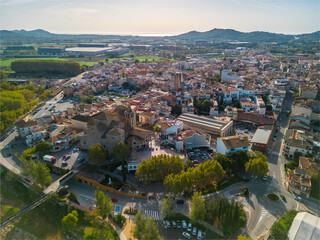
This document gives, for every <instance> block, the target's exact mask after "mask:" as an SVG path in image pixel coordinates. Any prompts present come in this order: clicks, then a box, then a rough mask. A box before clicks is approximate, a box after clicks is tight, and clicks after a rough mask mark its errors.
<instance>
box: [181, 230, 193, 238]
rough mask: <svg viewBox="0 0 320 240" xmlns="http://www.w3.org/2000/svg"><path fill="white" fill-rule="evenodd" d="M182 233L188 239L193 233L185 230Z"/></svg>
mask: <svg viewBox="0 0 320 240" xmlns="http://www.w3.org/2000/svg"><path fill="white" fill-rule="evenodd" d="M182 235H183V236H184V237H185V238H187V239H190V238H191V235H190V234H189V233H187V232H183V233H182Z"/></svg>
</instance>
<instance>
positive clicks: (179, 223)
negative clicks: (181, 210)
mask: <svg viewBox="0 0 320 240" xmlns="http://www.w3.org/2000/svg"><path fill="white" fill-rule="evenodd" d="M181 227H182V226H181V221H180V220H178V221H177V228H181Z"/></svg>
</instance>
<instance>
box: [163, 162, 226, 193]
mask: <svg viewBox="0 0 320 240" xmlns="http://www.w3.org/2000/svg"><path fill="white" fill-rule="evenodd" d="M224 174H225V172H224V170H223V168H222V167H221V165H220V164H219V163H218V162H217V161H215V160H208V161H206V162H204V163H201V164H200V165H198V166H197V167H191V168H188V170H187V171H181V172H180V173H178V174H174V173H172V174H170V175H168V176H167V177H166V178H165V180H164V182H163V184H164V186H165V188H166V190H167V191H168V192H171V193H175V194H179V193H182V192H184V191H185V192H189V193H190V192H192V191H200V190H204V189H206V188H208V187H209V186H211V185H212V183H213V182H219V181H221V180H222V179H223V177H224Z"/></svg>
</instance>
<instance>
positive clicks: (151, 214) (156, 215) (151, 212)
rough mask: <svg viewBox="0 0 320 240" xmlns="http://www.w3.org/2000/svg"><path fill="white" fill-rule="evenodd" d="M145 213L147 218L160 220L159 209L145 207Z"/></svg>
mask: <svg viewBox="0 0 320 240" xmlns="http://www.w3.org/2000/svg"><path fill="white" fill-rule="evenodd" d="M143 214H144V215H145V216H146V218H147V219H150V218H151V217H153V219H154V220H155V221H160V214H159V211H155V210H150V209H144V210H143Z"/></svg>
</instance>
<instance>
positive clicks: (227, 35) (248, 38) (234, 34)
mask: <svg viewBox="0 0 320 240" xmlns="http://www.w3.org/2000/svg"><path fill="white" fill-rule="evenodd" d="M173 38H174V39H181V40H196V39H204V40H208V41H219V42H225V41H239V42H287V41H289V40H292V39H294V36H293V35H285V34H277V33H269V32H260V31H259V32H258V31H257V32H248V33H246V32H239V31H236V30H233V29H218V28H215V29H212V30H210V31H207V32H196V31H192V32H188V33H184V34H181V35H177V36H174V37H173Z"/></svg>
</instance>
